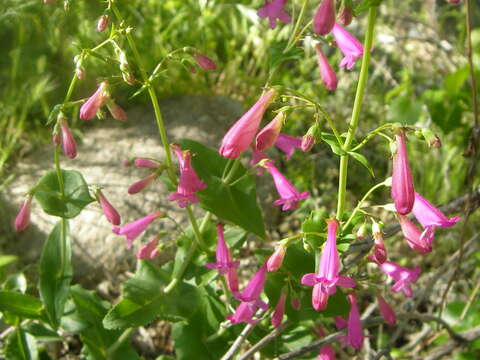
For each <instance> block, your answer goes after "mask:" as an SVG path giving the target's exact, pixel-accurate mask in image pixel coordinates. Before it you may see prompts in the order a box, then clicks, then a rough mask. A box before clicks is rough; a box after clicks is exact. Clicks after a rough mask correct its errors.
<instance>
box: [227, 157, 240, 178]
mask: <svg viewBox="0 0 480 360" xmlns="http://www.w3.org/2000/svg"><path fill="white" fill-rule="evenodd" d="M239 165H240V160H239V159H235V161H234V162H233V165H232V167H231V168H230V171H229V172H228V174H227V176H225V180H224V181H225V183H226V184H229V183H230V181H232V178H233V176H234V175H235V172H236V171H237V168H238V166H239Z"/></svg>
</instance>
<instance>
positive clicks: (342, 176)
mask: <svg viewBox="0 0 480 360" xmlns="http://www.w3.org/2000/svg"><path fill="white" fill-rule="evenodd" d="M376 16H377V6H372V7H370V9H369V11H368V27H367V33H366V35H365V43H364V46H363V51H364V55H363V60H362V67H361V69H360V76H359V79H358V85H357V92H356V94H355V102H354V104H353V111H352V119H351V121H350V126H349V129H348V132H347V138H346V139H345V143H344V144H343V150H344V151H345V152H349V151H350V146H351V144H352V141H353V139H354V138H355V130H356V129H357V125H358V121H359V119H360V110H361V107H362V102H363V95H364V93H365V87H366V85H367V79H368V65H369V64H370V51H371V48H372V44H373V31H374V28H375V20H376ZM347 172H348V155H343V156H341V157H340V167H339V180H338V202H337V219H338V220H341V219H342V216H343V212H344V210H345V199H346V195H347Z"/></svg>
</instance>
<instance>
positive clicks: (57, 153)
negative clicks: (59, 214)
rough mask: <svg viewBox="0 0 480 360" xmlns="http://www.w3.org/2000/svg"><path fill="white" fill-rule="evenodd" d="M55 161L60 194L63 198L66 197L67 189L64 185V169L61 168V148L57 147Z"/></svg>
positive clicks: (54, 154)
mask: <svg viewBox="0 0 480 360" xmlns="http://www.w3.org/2000/svg"><path fill="white" fill-rule="evenodd" d="M53 159H54V162H55V171H56V172H57V178H58V187H59V188H60V193H61V194H62V196H64V195H65V187H64V185H63V176H62V169H61V168H60V147H59V146H55V150H54V153H53Z"/></svg>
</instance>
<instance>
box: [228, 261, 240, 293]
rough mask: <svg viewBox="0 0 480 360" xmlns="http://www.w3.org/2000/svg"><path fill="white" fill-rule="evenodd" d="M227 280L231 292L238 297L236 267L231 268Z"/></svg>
mask: <svg viewBox="0 0 480 360" xmlns="http://www.w3.org/2000/svg"><path fill="white" fill-rule="evenodd" d="M225 278H226V279H227V286H228V289H229V290H230V292H231V293H232V294H233V295H234V296H236V295H238V277H237V271H236V269H235V268H234V267H231V268H229V269H228V272H227V275H226V276H225Z"/></svg>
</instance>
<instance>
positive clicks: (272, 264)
mask: <svg viewBox="0 0 480 360" xmlns="http://www.w3.org/2000/svg"><path fill="white" fill-rule="evenodd" d="M286 251H287V248H286V247H285V246H284V245H280V246H278V247H277V248H276V249H275V252H274V253H273V254H272V256H270V258H269V259H268V261H267V270H268V272H273V271H277V270H278V269H279V268H280V266H282V263H283V259H284V257H285V252H286Z"/></svg>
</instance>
